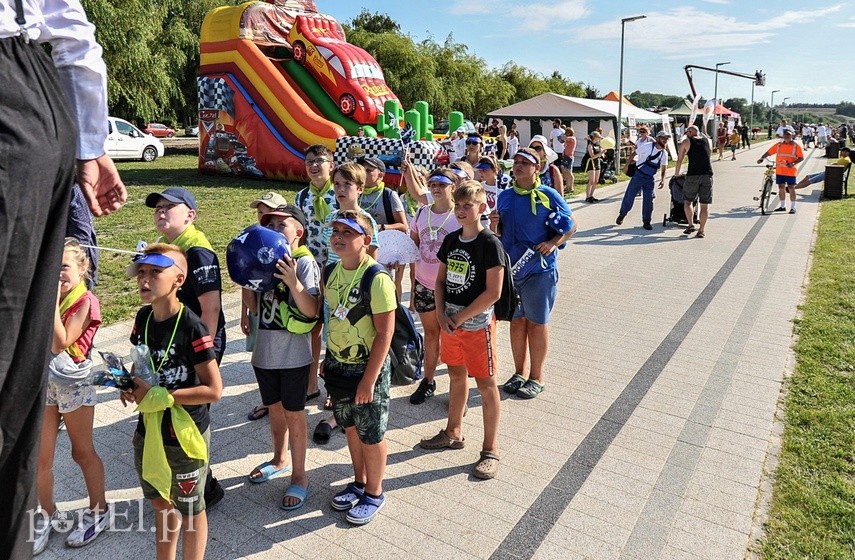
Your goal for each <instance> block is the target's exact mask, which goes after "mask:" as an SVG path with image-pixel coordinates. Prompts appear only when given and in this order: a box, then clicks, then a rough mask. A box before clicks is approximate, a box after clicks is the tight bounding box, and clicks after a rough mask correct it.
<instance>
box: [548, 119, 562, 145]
mask: <svg viewBox="0 0 855 560" xmlns="http://www.w3.org/2000/svg"><path fill="white" fill-rule="evenodd" d="M549 141H550V143H551V144H552V150H553V151H554V152H555V153H556V154H563V153H564V129H563V128H562V127H561V121H560V120H559V119H555V120H554V121H552V130H551V131H550V132H549Z"/></svg>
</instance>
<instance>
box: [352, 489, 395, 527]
mask: <svg viewBox="0 0 855 560" xmlns="http://www.w3.org/2000/svg"><path fill="white" fill-rule="evenodd" d="M384 505H386V496H384V495H383V494H380V497H379V498H372V497H371V496H369V495H367V494H363V495H362V497H361V498H359V502H358V503H357V504H356V505H355V506H353V507H352V508H350V511H348V512H347V520H348V521H349V522H351V523H353V524H354V525H366V524H368V523H370V522H371V520H372V519H374V517H376V516H377V514H378V513H380V510H381V509H383V506H384Z"/></svg>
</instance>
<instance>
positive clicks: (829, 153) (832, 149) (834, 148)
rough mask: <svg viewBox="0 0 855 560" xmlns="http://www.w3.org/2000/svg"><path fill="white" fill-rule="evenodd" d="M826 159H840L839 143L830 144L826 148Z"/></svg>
mask: <svg viewBox="0 0 855 560" xmlns="http://www.w3.org/2000/svg"><path fill="white" fill-rule="evenodd" d="M825 157H827V158H829V159H837V158H839V157H840V145H839V144H838V143H837V142H829V143H828V146H826V147H825Z"/></svg>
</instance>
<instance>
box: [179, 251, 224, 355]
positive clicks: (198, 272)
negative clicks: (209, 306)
mask: <svg viewBox="0 0 855 560" xmlns="http://www.w3.org/2000/svg"><path fill="white" fill-rule="evenodd" d="M187 266H188V267H189V269H190V270H189V272H188V273H187V280H186V281H185V282H184V285H183V286H181V288H179V289H178V300H179V301H180V302H181V303H183V304H184V305H186V306H187V307H188V308H190V309H192V310H193V313H195V314H196V315H198V316H199V317H201V316H202V304H200V303H199V296H201V295H202V294H205V293H208V292H213V291H218V292H222V290H223V281H222V278H221V276H220V261H219V259H218V258H217V255H216V253H214V252H213V251H211V250H210V249H205V248H204V247H191V248H190V249H188V250H187ZM221 301H222V300H221ZM225 330H226V316H225V315H224V314H223V309H222V305H221V306H220V316H219V318H218V319H217V332H216V333H212V334H213V335H214V338H215V342H217V343H219V344H218V348H217V350H219V351H222V350H223V348H221V347H220V346H222V345H223V344H224V343H225V338H224V337H223V336H222V335H224V334H225Z"/></svg>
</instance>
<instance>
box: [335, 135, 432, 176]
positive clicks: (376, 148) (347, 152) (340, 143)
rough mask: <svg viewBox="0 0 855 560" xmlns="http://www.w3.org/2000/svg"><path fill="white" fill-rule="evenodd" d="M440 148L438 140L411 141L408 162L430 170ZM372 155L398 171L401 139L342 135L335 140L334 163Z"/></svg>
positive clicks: (390, 168)
mask: <svg viewBox="0 0 855 560" xmlns="http://www.w3.org/2000/svg"><path fill="white" fill-rule="evenodd" d="M440 150H442V146H440V144H439V142H423V141H419V142H413V143H412V144H410V145H409V147H408V152H409V154H410V162H411V163H413V164H414V165H421V166H422V167H424V168H425V169H427V170H431V169H433V168H434V167H436V166H437V163H436V156H437V155H438V154H439V152H440ZM372 156H373V157H379V158H380V159H381V160H383V162H384V163H385V164H386V170H387V171H392V172H397V171H399V169H400V165H401V158H402V157H403V153H402V150H401V141H400V140H399V139H397V138H365V137H359V136H342V137H341V138H339V139H338V140H336V142H335V155H334V156H333V159H334V161H335V164H336V165H341V164H342V163H345V162H347V161H353V160H355V159H356V158H360V157H372Z"/></svg>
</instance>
